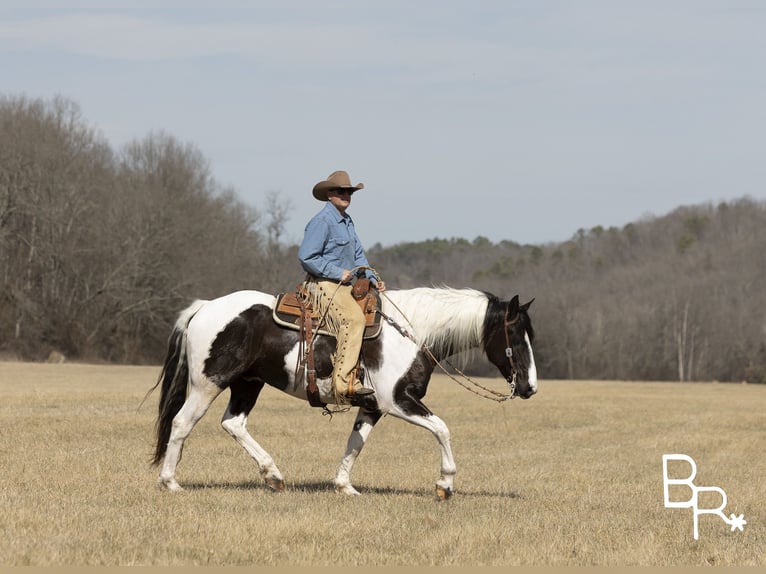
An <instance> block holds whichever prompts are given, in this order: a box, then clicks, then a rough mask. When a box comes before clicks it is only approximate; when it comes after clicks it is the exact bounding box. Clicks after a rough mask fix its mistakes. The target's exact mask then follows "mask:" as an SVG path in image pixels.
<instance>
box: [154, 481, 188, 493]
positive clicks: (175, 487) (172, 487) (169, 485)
mask: <svg viewBox="0 0 766 574" xmlns="http://www.w3.org/2000/svg"><path fill="white" fill-rule="evenodd" d="M157 486H159V487H160V488H161V489H163V490H169V491H170V492H181V491H182V490H183V488H182V487H181V485H180V484H178V482H176V481H175V479H172V478H171V479H164V478H161V479H159V480H158V481H157Z"/></svg>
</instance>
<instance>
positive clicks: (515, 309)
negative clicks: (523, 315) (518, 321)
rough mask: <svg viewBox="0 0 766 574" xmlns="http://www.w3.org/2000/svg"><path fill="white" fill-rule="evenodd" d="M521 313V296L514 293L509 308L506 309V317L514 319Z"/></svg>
mask: <svg viewBox="0 0 766 574" xmlns="http://www.w3.org/2000/svg"><path fill="white" fill-rule="evenodd" d="M518 314H519V296H518V295H514V296H513V299H511V300H510V301H509V302H508V309H507V310H506V311H505V318H506V320H508V321H512V320H513V319H515V318H516V315H518Z"/></svg>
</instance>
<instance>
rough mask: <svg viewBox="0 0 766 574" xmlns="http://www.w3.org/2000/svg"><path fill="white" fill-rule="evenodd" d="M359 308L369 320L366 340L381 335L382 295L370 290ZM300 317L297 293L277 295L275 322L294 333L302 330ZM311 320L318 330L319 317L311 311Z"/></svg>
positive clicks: (365, 330) (324, 332) (322, 331)
mask: <svg viewBox="0 0 766 574" xmlns="http://www.w3.org/2000/svg"><path fill="white" fill-rule="evenodd" d="M357 303H358V304H359V307H360V308H361V309H362V312H363V313H364V316H365V319H366V320H367V324H366V327H365V328H364V338H365V339H374V338H375V337H377V336H378V335H380V314H379V313H378V312H377V310H378V309H380V295H379V294H378V292H377V291H374V290H370V293H369V294H368V295H367V297H365V298H364V299H360V300H358V301H357ZM300 316H301V304H300V301H299V300H298V294H297V293H295V292H288V293H280V294H279V295H277V302H276V305H274V313H273V317H274V321H275V322H276V323H277V324H278V325H281V326H282V327H287V328H288V329H292V330H294V331H298V330H300ZM311 318H312V320H313V322H314V325H313V328H314V329H315V330H316V325H317V322H318V321H319V315H318V314H317V312H316V311H315V310H314V309H312V310H311ZM315 332H318V333H319V334H321V335H330V336H332V334H331V333H328V332H327V331H325V330H324V329H319V330H318V331H315Z"/></svg>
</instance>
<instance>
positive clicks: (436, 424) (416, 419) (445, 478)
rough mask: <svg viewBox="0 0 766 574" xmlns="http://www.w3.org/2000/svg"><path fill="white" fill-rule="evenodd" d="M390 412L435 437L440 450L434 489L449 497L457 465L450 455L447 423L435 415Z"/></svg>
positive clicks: (444, 496)
mask: <svg viewBox="0 0 766 574" xmlns="http://www.w3.org/2000/svg"><path fill="white" fill-rule="evenodd" d="M391 414H392V415H393V416H395V417H397V418H400V419H402V420H405V421H407V422H408V423H412V424H414V425H417V426H419V427H423V428H424V429H428V430H429V431H431V433H432V434H433V435H434V437H436V440H437V442H438V443H439V449H440V450H441V476H440V477H439V480H437V481H436V490H437V492H438V493H439V496H440V497H441V498H449V497H450V496H451V495H452V492H453V487H454V479H455V473H456V472H457V467H456V466H455V458H454V456H452V445H451V442H450V432H449V429H448V428H447V424H446V423H445V422H444V421H443V420H442V419H440V418H439V417H438V416H436V415H430V416H420V415H407V414H404V413H401V412H398V411H391Z"/></svg>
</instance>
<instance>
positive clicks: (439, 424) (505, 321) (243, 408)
mask: <svg viewBox="0 0 766 574" xmlns="http://www.w3.org/2000/svg"><path fill="white" fill-rule="evenodd" d="M382 295H383V297H382V306H381V309H380V314H381V316H382V317H385V318H386V321H383V322H382V326H381V330H380V334H379V335H378V336H377V337H376V338H374V339H370V340H365V342H364V344H363V346H362V356H361V361H362V364H363V367H364V369H365V373H366V375H365V385H367V386H371V387H372V388H373V389H374V390H375V394H374V395H372V401H371V402H370V403H366V404H364V405H363V406H360V407H359V410H358V412H357V415H356V420H355V421H354V425H353V429H352V431H351V435H350V436H349V438H348V442H347V445H346V451H345V454H344V455H343V458H342V460H341V462H340V466H339V468H338V471H337V473H336V475H335V478H334V481H333V482H334V486H335V489H336V490H337V491H338V492H341V493H346V494H352V495H356V494H359V492H358V491H357V490H356V489H355V488H354V487H353V486H352V484H351V470H352V468H353V466H354V462H355V461H356V459H357V457H358V456H359V454H360V452H361V451H362V448H363V447H364V445H365V443H366V442H367V439H368V438H369V436H370V432H371V431H372V429H373V427H374V426H375V424H376V423H377V422H378V420H380V418H381V417H382V416H383V415H391V416H393V417H396V418H399V419H401V420H404V421H407V422H409V423H412V424H414V425H417V426H420V427H423V428H424V429H427V430H428V431H430V432H431V433H432V434H433V435H434V437H435V438H436V440H437V442H438V444H439V448H440V450H441V476H440V477H439V479H438V481H437V482H436V492H437V495H438V496H439V497H440V498H442V499H447V498H449V497H450V496H452V494H453V488H454V476H455V473H456V466H455V459H454V457H453V454H452V448H451V446H450V432H449V429H448V428H447V425H446V424H445V423H444V421H443V420H442V419H441V418H439V417H438V416H437V415H436V414H434V413H433V412H431V410H430V409H429V408H428V407H427V406H426V405H425V404H424V403H423V398H424V397H425V395H426V390H427V389H428V383H429V380H430V378H431V374H432V372H433V370H434V367H435V366H436V364H437V362H438V361H441V360H442V359H444V358H447V357H449V356H451V355H454V354H457V353H461V352H464V351H468V350H471V349H481V350H482V351H483V352H484V354H485V355H486V358H487V359H488V360H489V361H490V362H491V363H493V364H494V365H495V366H496V367H497V368H498V370H499V371H500V373H501V375H502V376H503V377H504V378H505V379H506V381H508V383H509V385H510V391H509V392H510V397H511V398H514V397H521V398H523V399H527V398H529V397H531V396H532V395H534V394H535V393H536V392H537V369H536V367H535V360H534V354H533V352H532V341H533V340H534V331H533V328H532V322H531V320H530V317H529V314H528V312H527V311H528V309H529V306H530V305H531V303H532V301H529V302H528V303H526V304H524V305H521V304H520V303H519V297H518V295H516V296H514V297H513V298H512V299H511V300H510V301H502V300H500V299H499V298H498V297H496V296H494V295H491V294H489V293H485V292H482V291H477V290H473V289H452V288H416V289H409V290H387V291H386V292H385V293H383V294H382ZM275 301H276V298H275V297H274V296H273V295H269V294H266V293H261V292H258V291H238V292H236V293H231V294H229V295H225V296H223V297H220V298H218V299H214V300H211V301H195V302H194V303H193V304H192V305H190V306H189V307H188V308H187V309H185V310H184V311H182V312H181V313H180V315H179V316H178V320H177V322H176V324H175V327H174V328H173V330H172V332H171V335H170V338H169V343H168V352H167V357H166V360H165V364H164V366H163V369H162V372H161V374H160V377H159V380H158V382H157V384H156V385H155V387H154V388H156V387H157V386H160V385H161V386H160V389H161V391H160V401H159V414H158V418H157V424H156V450H155V455H154V464H155V465H159V464H160V463H162V466H161V470H160V474H159V484H160V485H161V486H163V487H165V488H167V489H169V490H172V491H175V490H181V486H180V484H179V483H178V481H177V480H176V467H177V465H178V463H179V461H180V459H181V451H182V448H183V444H184V441H185V440H186V438H187V437H188V436H189V433H190V432H191V431H192V429H193V428H194V425H195V424H196V423H197V421H199V420H200V418H201V417H202V416H203V415H204V414H205V412H206V411H207V409H208V407H209V406H210V404H211V403H212V402H213V400H215V398H216V397H218V395H220V394H221V392H223V391H224V390H225V389H229V390H230V393H231V395H230V398H229V404H228V406H227V407H226V410H225V412H224V415H223V418H222V420H221V425H222V426H223V428H224V430H225V431H226V432H228V433H229V434H230V435H231V436H232V437H233V438H234V439H235V440H236V441H237V442H238V443H239V444H240V445H241V446H242V447H243V448H244V449H245V451H247V453H248V454H249V455H250V456H251V457H252V458H253V459H254V460H255V462H256V464H257V465H258V468H259V470H260V474H261V476H262V477H263V479H264V480H265V482H266V484H267V485H268V486H269V487H271V488H272V489H274V490H278V491H279V490H283V489H284V485H285V481H284V478H283V476H282V473H281V472H280V470H279V468H277V465H276V464H275V462H274V459H273V458H272V457H271V455H270V454H269V453H268V452H266V450H264V449H263V447H261V445H259V444H258V442H257V441H256V440H255V439H254V438H253V437H252V436H251V435H250V433H249V432H248V429H247V420H248V416H249V415H250V413H251V411H252V409H253V407H254V406H255V403H256V401H257V399H258V395H259V394H260V392H261V390H262V389H263V387H264V385H270V386H272V387H274V388H277V389H279V390H281V391H283V392H285V393H287V394H289V395H292V396H294V397H298V398H300V399H304V400H306V399H307V392H306V387H305V384H304V377H302V376H300V375H301V373H300V369H298V368H297V365H298V364H299V361H300V359H301V357H300V356H299V354H300V352H301V351H300V349H301V345H300V341H299V333H298V332H297V331H294V330H290V329H286V328H284V327H282V326H280V325H278V324H277V323H276V322H275V321H274V318H273V314H272V313H273V308H274V305H275ZM314 349H315V368H316V371H317V385H318V387H319V390H320V393H321V396H322V398H323V400H325V401H329V402H331V400H332V399H331V397H332V388H331V380H330V377H331V373H332V363H331V359H330V355H331V353H333V352H334V350H335V339H334V338H333V337H331V336H327V335H324V336H323V335H319V336H317V337H315V338H314Z"/></svg>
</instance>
